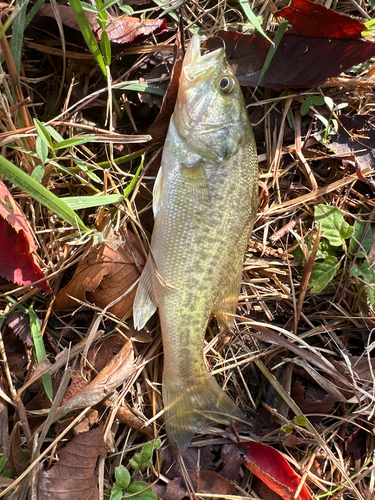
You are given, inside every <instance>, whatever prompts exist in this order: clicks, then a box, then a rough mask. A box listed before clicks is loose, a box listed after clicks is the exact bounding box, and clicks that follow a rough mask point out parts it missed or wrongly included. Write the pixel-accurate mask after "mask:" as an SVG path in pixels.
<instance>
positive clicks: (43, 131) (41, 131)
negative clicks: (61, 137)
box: [34, 118, 53, 149]
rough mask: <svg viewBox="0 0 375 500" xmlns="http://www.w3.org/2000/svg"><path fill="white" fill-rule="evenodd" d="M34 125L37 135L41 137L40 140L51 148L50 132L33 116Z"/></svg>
mask: <svg viewBox="0 0 375 500" xmlns="http://www.w3.org/2000/svg"><path fill="white" fill-rule="evenodd" d="M34 125H35V128H36V131H37V132H38V134H39V137H40V138H41V139H42V141H43V142H44V143H45V144H46V145H47V146H48V147H49V148H51V149H53V142H52V138H51V134H50V133H49V132H48V130H47V129H46V127H45V126H44V125H43V123H42V122H40V121H39V120H37V119H36V118H34Z"/></svg>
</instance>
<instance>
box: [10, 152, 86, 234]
mask: <svg viewBox="0 0 375 500" xmlns="http://www.w3.org/2000/svg"><path fill="white" fill-rule="evenodd" d="M0 175H3V176H4V177H5V178H6V179H7V180H8V181H10V182H12V183H13V184H14V185H16V186H17V187H19V188H20V189H22V190H23V191H25V193H27V194H28V195H30V196H31V197H32V198H34V199H35V200H37V201H39V203H42V205H44V206H46V207H47V208H49V209H50V210H52V212H54V213H55V214H56V215H58V216H59V217H61V218H62V219H63V220H65V222H67V223H68V224H70V225H71V226H73V227H75V228H77V229H79V230H80V231H83V232H88V231H89V229H88V228H87V227H86V226H85V224H84V223H83V222H82V220H81V219H80V218H79V217H78V216H77V214H75V213H74V211H73V210H72V209H71V208H70V207H68V205H66V203H64V202H63V201H62V200H60V198H58V197H57V196H56V195H54V194H53V193H51V192H50V191H48V189H47V188H45V187H44V186H42V185H41V184H39V182H37V181H36V180H35V179H33V178H32V177H31V176H30V175H28V174H26V172H23V171H22V170H21V169H19V168H18V167H16V166H15V165H13V163H11V162H10V161H9V160H7V159H6V158H4V157H2V156H0Z"/></svg>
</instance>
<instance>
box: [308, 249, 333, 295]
mask: <svg viewBox="0 0 375 500" xmlns="http://www.w3.org/2000/svg"><path fill="white" fill-rule="evenodd" d="M338 266H339V265H338V263H337V257H335V256H334V255H328V257H327V258H326V259H325V260H324V261H317V262H315V264H314V267H313V270H312V273H311V276H310V281H309V286H311V292H312V293H320V292H321V291H322V290H324V288H325V287H326V286H327V285H328V283H329V282H330V281H331V280H332V278H333V277H334V276H335V274H336V272H337V269H338Z"/></svg>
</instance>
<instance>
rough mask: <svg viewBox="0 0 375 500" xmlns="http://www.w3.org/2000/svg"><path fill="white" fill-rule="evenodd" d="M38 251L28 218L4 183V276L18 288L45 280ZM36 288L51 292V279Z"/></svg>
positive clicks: (0, 232) (0, 248) (0, 241)
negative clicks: (38, 259)
mask: <svg viewBox="0 0 375 500" xmlns="http://www.w3.org/2000/svg"><path fill="white" fill-rule="evenodd" d="M37 248H38V247H37V245H36V242H35V239H34V236H33V233H32V231H31V229H30V227H29V225H28V222H27V220H26V217H25V215H24V214H23V212H22V210H21V209H20V207H19V206H18V205H17V203H16V202H15V201H14V199H13V197H12V195H11V194H10V193H9V191H8V188H7V187H6V185H5V184H4V183H3V182H2V181H1V180H0V276H2V277H3V278H5V279H7V280H8V281H12V282H13V283H17V284H18V285H30V283H33V282H34V281H38V280H40V279H42V278H44V274H43V272H42V270H41V269H40V267H39V266H38V264H37V260H36V256H35V252H36V250H37ZM36 286H38V287H39V288H41V289H42V290H45V291H47V292H50V293H51V288H50V286H49V284H48V282H47V280H44V281H42V282H40V283H39V284H38V285H36Z"/></svg>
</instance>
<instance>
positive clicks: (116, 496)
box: [109, 484, 122, 500]
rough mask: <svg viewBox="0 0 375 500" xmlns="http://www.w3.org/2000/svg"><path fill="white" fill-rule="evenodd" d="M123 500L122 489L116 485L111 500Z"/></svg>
mask: <svg viewBox="0 0 375 500" xmlns="http://www.w3.org/2000/svg"><path fill="white" fill-rule="evenodd" d="M121 499H122V488H120V487H119V486H117V484H114V485H113V488H112V491H111V496H110V497H109V500H121Z"/></svg>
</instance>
